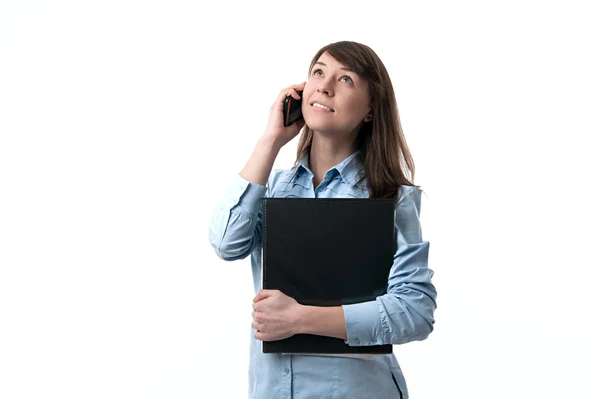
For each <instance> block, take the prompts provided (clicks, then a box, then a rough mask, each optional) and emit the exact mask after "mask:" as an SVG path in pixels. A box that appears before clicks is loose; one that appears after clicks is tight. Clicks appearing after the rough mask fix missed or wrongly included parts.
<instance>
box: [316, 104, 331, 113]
mask: <svg viewBox="0 0 600 399" xmlns="http://www.w3.org/2000/svg"><path fill="white" fill-rule="evenodd" d="M312 106H313V107H316V108H320V109H324V110H326V111H329V112H334V111H333V110H332V109H331V108H329V107H327V106H325V105H323V104H319V103H313V104H312Z"/></svg>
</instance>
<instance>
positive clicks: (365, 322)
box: [343, 186, 437, 346]
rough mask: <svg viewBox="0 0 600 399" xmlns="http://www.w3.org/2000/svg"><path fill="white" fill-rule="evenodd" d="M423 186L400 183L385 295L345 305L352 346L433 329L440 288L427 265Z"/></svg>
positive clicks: (413, 337)
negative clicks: (423, 225)
mask: <svg viewBox="0 0 600 399" xmlns="http://www.w3.org/2000/svg"><path fill="white" fill-rule="evenodd" d="M420 210H421V191H420V189H419V188H417V187H412V186H402V196H401V197H400V201H399V203H398V205H397V207H396V229H395V233H396V244H397V246H396V252H395V254H394V263H393V265H392V267H391V270H390V275H389V279H388V289H387V293H386V294H385V295H382V296H380V297H377V298H376V299H375V300H374V301H369V302H362V303H356V304H351V305H343V310H344V317H345V320H346V334H347V337H348V339H347V341H346V342H347V343H348V345H351V346H365V345H384V344H403V343H406V342H410V341H418V340H423V339H425V338H427V336H428V335H429V334H430V333H431V332H432V331H433V324H434V323H435V320H434V318H433V313H434V310H435V308H436V307H437V304H436V297H437V292H436V289H435V287H434V286H433V284H432V282H431V278H432V277H433V271H432V270H431V269H429V267H428V257H429V242H428V241H423V240H422V237H421V224H420V222H419V214H420Z"/></svg>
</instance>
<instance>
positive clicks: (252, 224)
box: [209, 42, 437, 399]
mask: <svg viewBox="0 0 600 399" xmlns="http://www.w3.org/2000/svg"><path fill="white" fill-rule="evenodd" d="M296 90H302V91H303V94H302V114H303V118H304V120H300V121H298V122H296V123H295V124H293V125H292V126H288V127H284V126H283V101H284V99H285V98H286V96H292V97H294V98H296V99H299V98H300V96H299V95H298V93H297V92H296ZM303 126H304V127H303ZM302 128H303V129H302ZM300 129H302V134H301V136H300V140H299V144H298V151H297V160H296V164H295V167H293V168H290V169H289V170H272V168H273V164H274V162H275V159H276V157H277V154H278V152H279V150H280V149H281V148H282V147H283V146H284V145H285V144H286V143H288V142H289V141H290V140H292V139H293V138H294V137H295V136H296V135H298V133H299V132H300ZM413 175H414V165H413V162H412V157H411V155H410V152H409V150H408V147H407V145H406V141H405V139H404V136H403V133H402V128H401V126H400V120H399V115H398V110H397V105H396V99H395V95H394V90H393V88H392V84H391V81H390V79H389V76H388V73H387V71H386V69H385V67H384V65H383V63H382V62H381V60H380V59H379V57H378V56H377V55H376V54H375V52H374V51H373V50H371V49H370V48H369V47H367V46H365V45H362V44H359V43H355V42H338V43H332V44H330V45H327V46H325V47H323V48H322V49H321V50H319V52H318V53H317V54H316V55H315V57H314V58H313V60H312V62H311V64H310V69H309V78H308V80H307V81H306V82H304V83H302V84H299V85H294V86H290V87H288V88H286V89H283V90H282V91H281V92H280V94H279V97H277V100H276V101H275V103H274V104H273V106H272V107H271V111H270V116H269V120H268V123H267V127H266V130H265V132H264V134H263V136H262V137H261V138H260V139H259V141H258V143H257V144H256V147H255V148H254V151H253V153H252V155H251V157H250V159H249V160H248V162H247V164H246V165H245V167H244V168H243V170H242V171H241V172H240V174H239V175H237V176H235V181H234V183H233V185H232V186H231V189H230V190H229V192H228V193H227V195H226V197H225V199H224V200H223V202H222V205H221V206H220V207H219V208H218V209H217V210H216V211H215V213H214V215H213V219H212V223H211V226H210V233H209V236H210V241H211V244H212V245H213V247H214V249H215V251H216V253H217V255H218V256H219V257H220V258H222V259H224V260H237V259H243V258H245V257H247V256H248V255H251V260H252V262H251V263H252V272H253V277H254V288H255V291H256V293H257V294H256V297H255V298H254V301H253V304H252V307H253V310H254V311H253V313H252V315H253V319H254V321H253V322H252V334H253V335H252V337H251V352H250V373H249V382H250V386H249V391H248V395H249V397H250V398H261V399H262V398H292V397H293V398H295V399H298V398H334V397H335V398H403V399H406V398H408V392H407V388H406V383H405V380H404V377H403V375H402V371H401V370H400V366H399V364H398V362H397V360H396V358H395V356H394V355H393V354H391V355H384V356H375V357H374V358H373V359H372V360H364V359H355V358H347V357H331V356H304V355H281V354H263V353H262V351H261V341H270V340H278V339H283V338H287V337H290V336H292V335H294V334H297V333H305V334H317V335H324V336H330V337H337V338H341V339H344V340H345V341H346V343H347V344H349V345H351V346H361V345H380V344H403V343H406V342H410V341H415V340H423V339H425V338H427V336H428V335H429V333H430V332H431V331H432V330H433V324H434V319H433V312H434V309H435V308H436V301H435V300H436V296H437V292H436V290H435V288H434V286H433V285H432V283H431V276H432V275H433V272H432V271H431V270H430V269H429V268H428V251H429V242H427V241H423V240H422V238H421V229H420V223H419V212H420V199H421V195H420V194H421V192H420V189H419V188H418V187H416V186H414V185H413V184H412V181H411V180H412V176H413ZM265 196H267V197H303V198H328V197H329V198H330V197H341V198H369V197H371V198H395V199H396V223H395V225H396V241H397V245H396V253H395V255H394V264H393V265H392V268H391V270H390V275H389V281H388V290H387V293H386V294H385V295H382V296H380V297H378V298H376V300H373V301H369V302H363V303H357V304H352V305H343V306H337V307H312V306H304V305H300V304H298V303H297V302H296V301H295V300H294V299H293V298H291V297H288V296H286V295H285V294H283V293H281V292H280V291H277V290H261V289H260V288H261V287H260V283H261V282H260V276H261V270H260V267H261V237H262V209H261V199H262V198H263V197H265Z"/></svg>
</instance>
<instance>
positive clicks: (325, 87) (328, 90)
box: [317, 79, 333, 97]
mask: <svg viewBox="0 0 600 399" xmlns="http://www.w3.org/2000/svg"><path fill="white" fill-rule="evenodd" d="M317 92H319V93H320V94H324V95H326V96H328V97H331V96H332V95H333V88H332V86H331V81H330V80H329V79H323V80H322V81H321V82H320V83H319V85H318V86H317Z"/></svg>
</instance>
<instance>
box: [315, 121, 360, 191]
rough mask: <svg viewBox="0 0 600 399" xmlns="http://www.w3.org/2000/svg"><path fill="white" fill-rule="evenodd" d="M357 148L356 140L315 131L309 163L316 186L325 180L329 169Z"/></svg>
mask: <svg viewBox="0 0 600 399" xmlns="http://www.w3.org/2000/svg"><path fill="white" fill-rule="evenodd" d="M357 150H358V148H357V146H356V144H355V142H354V140H344V141H342V140H339V139H338V140H336V139H335V138H332V137H326V136H322V135H320V134H319V133H317V132H314V133H313V138H312V144H311V147H310V153H309V155H308V165H309V168H310V170H311V171H312V172H313V174H314V176H315V178H314V186H315V187H316V186H318V185H319V184H320V183H321V182H322V181H323V177H324V176H325V173H326V172H327V171H328V170H329V169H331V168H332V167H334V166H335V165H337V164H338V163H340V162H342V161H343V160H344V159H346V158H348V157H349V156H350V155H352V154H353V153H354V152H356V151H357Z"/></svg>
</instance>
